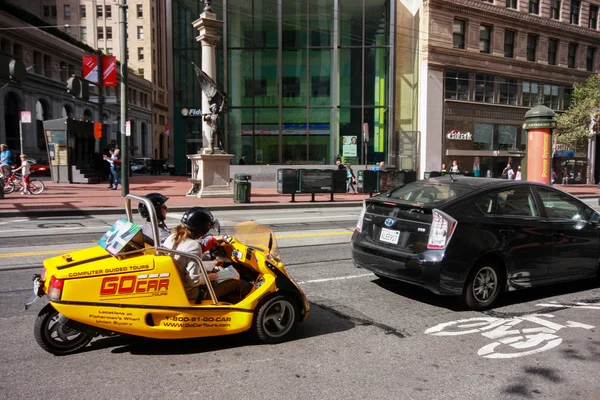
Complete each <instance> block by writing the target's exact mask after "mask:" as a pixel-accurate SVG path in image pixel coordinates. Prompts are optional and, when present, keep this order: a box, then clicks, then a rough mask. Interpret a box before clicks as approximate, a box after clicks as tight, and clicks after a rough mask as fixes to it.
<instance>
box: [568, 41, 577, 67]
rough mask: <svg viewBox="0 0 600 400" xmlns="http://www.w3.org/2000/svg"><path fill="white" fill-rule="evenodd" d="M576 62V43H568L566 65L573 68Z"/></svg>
mask: <svg viewBox="0 0 600 400" xmlns="http://www.w3.org/2000/svg"><path fill="white" fill-rule="evenodd" d="M576 62H577V44H576V43H569V56H568V59H567V64H568V67H569V68H575V63H576Z"/></svg>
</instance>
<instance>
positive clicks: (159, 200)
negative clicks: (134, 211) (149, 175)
mask: <svg viewBox="0 0 600 400" xmlns="http://www.w3.org/2000/svg"><path fill="white" fill-rule="evenodd" d="M144 197H145V198H147V199H148V200H150V202H151V203H152V205H153V207H154V212H155V213H156V218H157V220H158V221H156V223H157V224H158V237H159V239H160V245H162V244H163V243H164V242H165V240H166V239H167V238H168V237H169V235H170V234H171V231H170V230H169V228H168V227H167V224H166V222H165V219H166V218H167V212H168V210H169V209H168V207H167V204H166V202H167V200H169V198H168V197H166V196H163V195H162V194H160V193H148V194H147V195H146V196H144ZM138 212H139V214H140V216H141V217H142V218H146V222H145V223H144V225H143V226H142V234H143V235H144V241H145V242H146V243H148V244H149V245H151V246H154V244H155V242H154V229H153V226H152V222H151V219H150V212H149V211H148V207H146V204H145V203H140V204H138Z"/></svg>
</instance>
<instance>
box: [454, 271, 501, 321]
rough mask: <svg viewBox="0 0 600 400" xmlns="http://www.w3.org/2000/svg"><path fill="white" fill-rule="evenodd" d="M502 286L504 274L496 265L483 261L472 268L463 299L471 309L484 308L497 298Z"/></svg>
mask: <svg viewBox="0 0 600 400" xmlns="http://www.w3.org/2000/svg"><path fill="white" fill-rule="evenodd" d="M503 287H504V275H502V273H501V272H500V268H498V266H497V265H495V264H492V263H489V262H483V263H479V264H478V265H476V266H475V268H473V271H471V274H470V275H469V279H468V280H467V288H466V290H465V294H464V299H465V302H466V303H467V306H468V307H469V308H470V309H472V310H486V309H488V308H490V307H492V305H494V303H495V302H496V301H497V300H498V297H499V296H500V295H501V294H502V291H503Z"/></svg>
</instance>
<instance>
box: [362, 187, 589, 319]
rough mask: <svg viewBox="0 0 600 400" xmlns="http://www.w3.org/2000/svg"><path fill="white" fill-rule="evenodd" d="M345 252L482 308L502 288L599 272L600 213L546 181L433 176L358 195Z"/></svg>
mask: <svg viewBox="0 0 600 400" xmlns="http://www.w3.org/2000/svg"><path fill="white" fill-rule="evenodd" d="M352 258H353V261H354V264H355V265H356V266H358V267H361V268H365V269H367V270H370V271H372V272H374V273H375V275H377V276H379V277H381V278H390V279H395V280H399V281H403V282H408V283H412V284H415V285H419V286H422V287H425V288H427V289H429V290H431V291H432V292H434V293H437V294H440V295H455V296H462V298H463V300H464V301H465V302H466V304H467V305H468V306H469V307H470V308H472V309H476V310H482V309H487V308H490V307H492V306H493V305H494V304H495V303H496V302H497V300H498V298H499V297H500V296H501V295H502V293H503V292H505V291H507V290H515V289H523V288H529V287H534V286H541V285H547V284H552V283H558V282H565V281H573V280H577V279H587V278H595V279H598V278H599V267H598V265H599V263H598V262H599V260H600V214H598V213H597V212H596V211H594V210H593V209H592V208H591V207H589V206H588V205H586V204H585V203H583V202H582V201H580V200H579V199H577V198H576V197H573V196H571V195H569V194H567V193H565V192H563V191H561V190H557V189H555V188H553V187H551V186H548V185H542V184H538V183H533V182H526V181H511V180H504V179H489V178H469V177H454V176H449V177H440V178H432V179H428V180H424V181H418V182H414V183H410V184H407V185H405V186H401V187H398V188H395V189H393V190H390V191H389V192H387V193H384V194H380V195H377V196H375V197H372V198H370V199H367V200H365V203H364V206H363V210H362V213H361V215H360V217H359V220H358V224H357V227H356V230H355V232H354V234H353V236H352Z"/></svg>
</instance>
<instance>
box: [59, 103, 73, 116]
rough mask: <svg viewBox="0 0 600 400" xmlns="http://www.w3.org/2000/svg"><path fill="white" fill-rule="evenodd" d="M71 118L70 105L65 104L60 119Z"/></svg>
mask: <svg viewBox="0 0 600 400" xmlns="http://www.w3.org/2000/svg"><path fill="white" fill-rule="evenodd" d="M72 116H73V109H72V108H71V106H70V105H68V104H65V105H64V107H63V109H62V117H63V118H70V117H72Z"/></svg>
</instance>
